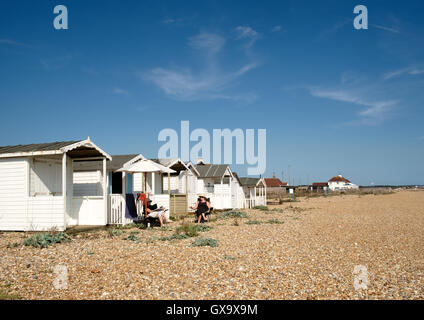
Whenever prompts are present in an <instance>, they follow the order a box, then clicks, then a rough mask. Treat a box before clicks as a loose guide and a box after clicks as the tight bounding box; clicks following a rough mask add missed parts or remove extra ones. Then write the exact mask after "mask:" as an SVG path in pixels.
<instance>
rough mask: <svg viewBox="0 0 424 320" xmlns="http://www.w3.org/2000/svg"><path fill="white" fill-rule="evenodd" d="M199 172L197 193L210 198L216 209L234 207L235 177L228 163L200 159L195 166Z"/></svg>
mask: <svg viewBox="0 0 424 320" xmlns="http://www.w3.org/2000/svg"><path fill="white" fill-rule="evenodd" d="M194 167H195V168H196V170H197V172H199V177H198V182H197V193H198V194H205V195H206V197H208V198H210V200H211V205H212V207H214V209H232V208H234V206H233V205H234V203H233V200H232V199H233V190H232V188H233V186H234V184H235V181H234V180H235V178H234V176H233V173H232V171H231V169H230V166H229V165H227V164H205V163H204V162H201V161H199V163H198V164H197V165H195V166H194Z"/></svg>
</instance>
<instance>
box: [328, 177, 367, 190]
mask: <svg viewBox="0 0 424 320" xmlns="http://www.w3.org/2000/svg"><path fill="white" fill-rule="evenodd" d="M328 187H329V188H330V190H331V191H341V190H350V189H358V188H359V187H358V186H357V185H356V184H354V183H352V182H350V181H349V180H348V179H346V178H345V177H343V176H342V175H341V174H339V175H338V176H335V177H332V178H331V179H330V180H328Z"/></svg>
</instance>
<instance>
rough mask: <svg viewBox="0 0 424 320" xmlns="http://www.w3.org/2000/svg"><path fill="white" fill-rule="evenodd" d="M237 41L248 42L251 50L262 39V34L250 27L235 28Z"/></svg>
mask: <svg viewBox="0 0 424 320" xmlns="http://www.w3.org/2000/svg"><path fill="white" fill-rule="evenodd" d="M235 31H236V33H237V39H246V40H248V43H247V47H248V48H250V47H251V46H253V44H254V43H255V42H256V41H257V40H258V39H259V38H260V34H259V33H258V32H257V31H255V30H254V29H252V28H251V27H249V26H238V27H236V28H235Z"/></svg>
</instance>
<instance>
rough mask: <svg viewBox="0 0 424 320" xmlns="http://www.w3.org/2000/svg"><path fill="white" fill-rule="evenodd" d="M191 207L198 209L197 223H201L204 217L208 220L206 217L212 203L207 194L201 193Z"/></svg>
mask: <svg viewBox="0 0 424 320" xmlns="http://www.w3.org/2000/svg"><path fill="white" fill-rule="evenodd" d="M190 208H191V209H193V210H196V217H197V223H200V222H201V220H202V218H203V220H204V221H208V219H207V218H206V213H207V212H209V210H210V208H211V204H210V203H209V201H208V200H207V199H206V197H205V196H203V195H201V196H200V197H199V201H197V203H196V205H195V206H194V207H190Z"/></svg>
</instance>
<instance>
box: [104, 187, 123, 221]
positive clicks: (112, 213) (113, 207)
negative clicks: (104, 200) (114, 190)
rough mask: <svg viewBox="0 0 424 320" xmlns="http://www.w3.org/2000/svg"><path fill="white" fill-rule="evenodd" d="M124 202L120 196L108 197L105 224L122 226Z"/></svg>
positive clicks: (111, 195) (112, 195)
mask: <svg viewBox="0 0 424 320" xmlns="http://www.w3.org/2000/svg"><path fill="white" fill-rule="evenodd" d="M123 210H124V201H123V196H122V195H121V194H110V195H109V196H108V207H107V224H122V219H123Z"/></svg>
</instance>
